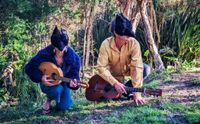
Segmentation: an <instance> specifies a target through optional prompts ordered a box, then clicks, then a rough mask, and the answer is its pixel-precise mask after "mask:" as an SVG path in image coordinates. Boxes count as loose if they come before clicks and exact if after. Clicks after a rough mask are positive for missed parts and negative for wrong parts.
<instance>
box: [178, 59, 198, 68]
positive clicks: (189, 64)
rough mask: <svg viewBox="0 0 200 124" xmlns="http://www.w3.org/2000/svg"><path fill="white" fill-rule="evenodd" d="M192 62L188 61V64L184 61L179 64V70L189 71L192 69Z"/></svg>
mask: <svg viewBox="0 0 200 124" xmlns="http://www.w3.org/2000/svg"><path fill="white" fill-rule="evenodd" d="M194 65H195V64H194V61H190V62H188V61H186V60H185V61H184V62H183V63H181V68H182V69H183V70H189V69H191V68H192V67H194Z"/></svg>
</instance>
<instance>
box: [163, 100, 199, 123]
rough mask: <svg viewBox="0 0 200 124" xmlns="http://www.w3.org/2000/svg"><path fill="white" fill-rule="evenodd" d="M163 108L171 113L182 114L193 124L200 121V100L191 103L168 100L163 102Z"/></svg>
mask: <svg viewBox="0 0 200 124" xmlns="http://www.w3.org/2000/svg"><path fill="white" fill-rule="evenodd" d="M163 108H164V109H166V110H167V111H169V112H170V113H178V114H180V115H181V116H183V117H185V119H186V120H187V121H188V122H189V123H191V124H193V123H199V122H200V119H199V118H200V115H199V113H200V102H196V103H194V104H191V105H183V104H180V103H171V102H166V103H164V104H163Z"/></svg>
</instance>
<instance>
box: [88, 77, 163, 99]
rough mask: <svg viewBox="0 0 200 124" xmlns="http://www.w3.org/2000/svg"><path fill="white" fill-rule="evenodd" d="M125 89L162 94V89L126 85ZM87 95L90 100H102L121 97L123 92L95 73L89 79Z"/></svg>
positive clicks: (127, 90)
mask: <svg viewBox="0 0 200 124" xmlns="http://www.w3.org/2000/svg"><path fill="white" fill-rule="evenodd" d="M125 90H126V92H127V93H133V92H141V93H144V94H147V95H153V96H162V90H161V89H152V88H133V87H127V86H125ZM85 96H86V99H87V100H89V101H98V100H101V98H106V99H119V98H120V97H121V94H120V93H118V92H117V91H116V90H115V88H114V87H113V86H111V85H110V84H109V83H108V82H107V81H105V80H104V79H103V78H102V77H100V76H99V75H94V76H93V77H92V78H91V79H90V80H89V87H88V88H87V89H86V92H85Z"/></svg>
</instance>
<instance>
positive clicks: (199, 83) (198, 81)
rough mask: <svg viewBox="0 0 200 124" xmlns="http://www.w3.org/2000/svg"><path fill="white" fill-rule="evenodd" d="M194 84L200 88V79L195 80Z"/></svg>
mask: <svg viewBox="0 0 200 124" xmlns="http://www.w3.org/2000/svg"><path fill="white" fill-rule="evenodd" d="M192 84H193V85H198V86H200V77H199V78H197V79H195V80H193V81H192Z"/></svg>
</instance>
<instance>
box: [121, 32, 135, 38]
mask: <svg viewBox="0 0 200 124" xmlns="http://www.w3.org/2000/svg"><path fill="white" fill-rule="evenodd" d="M124 35H125V36H129V37H135V33H134V32H133V31H128V32H125V33H124Z"/></svg>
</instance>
